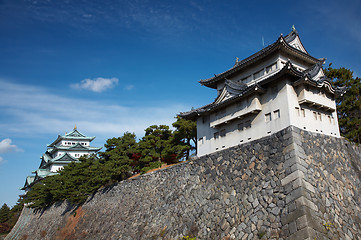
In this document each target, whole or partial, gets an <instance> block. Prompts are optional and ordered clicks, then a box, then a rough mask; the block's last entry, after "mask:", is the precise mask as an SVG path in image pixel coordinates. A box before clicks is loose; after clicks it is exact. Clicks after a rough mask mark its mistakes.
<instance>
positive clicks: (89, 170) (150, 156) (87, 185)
mask: <svg viewBox="0 0 361 240" xmlns="http://www.w3.org/2000/svg"><path fill="white" fill-rule="evenodd" d="M173 126H174V128H175V130H171V129H170V128H169V126H167V125H159V126H158V125H152V126H149V127H148V128H146V129H145V135H144V137H143V138H142V139H140V140H139V141H137V137H136V135H135V134H134V133H129V132H125V133H124V135H123V136H121V137H117V138H110V139H108V140H107V141H106V143H105V144H104V146H105V151H104V152H99V154H98V156H96V155H92V156H82V157H80V158H79V160H80V162H79V163H71V164H69V165H67V166H65V167H64V168H63V169H62V170H60V171H59V174H57V175H52V176H48V177H46V178H44V179H42V180H41V181H40V182H38V183H36V184H35V185H34V186H33V187H32V189H31V190H30V191H29V192H28V193H27V194H26V198H25V200H24V201H25V202H26V203H28V204H29V206H30V207H33V208H44V207H47V206H50V205H51V204H53V203H55V202H57V201H62V200H65V199H67V200H69V201H70V202H71V203H74V204H81V203H83V202H84V201H86V199H87V198H88V197H89V196H90V195H91V194H93V193H94V192H95V191H97V190H98V189H99V188H100V187H102V186H105V185H108V184H112V183H114V182H117V181H121V180H124V179H127V178H128V177H130V176H132V175H134V174H136V173H145V172H147V171H148V170H150V169H153V168H157V167H160V166H161V165H163V164H173V163H177V162H179V161H181V160H182V159H186V158H188V157H189V155H190V152H191V151H192V150H194V149H195V145H192V141H193V144H195V142H196V124H195V123H194V122H192V121H189V120H183V119H181V118H179V117H178V118H177V121H176V122H175V123H174V124H173Z"/></svg>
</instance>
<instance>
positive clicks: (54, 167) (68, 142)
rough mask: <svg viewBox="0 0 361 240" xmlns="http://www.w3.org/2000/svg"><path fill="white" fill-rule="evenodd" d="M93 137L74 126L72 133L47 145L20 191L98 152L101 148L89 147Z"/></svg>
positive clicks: (59, 137)
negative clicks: (37, 166)
mask: <svg viewBox="0 0 361 240" xmlns="http://www.w3.org/2000/svg"><path fill="white" fill-rule="evenodd" d="M94 139H95V137H87V136H85V135H84V134H82V133H80V132H79V131H78V129H77V127H76V126H75V127H74V129H73V131H71V132H70V133H67V134H65V135H63V136H60V135H58V137H57V139H56V140H55V141H54V142H52V143H51V144H48V145H47V150H46V152H45V153H44V154H43V155H42V156H41V157H40V159H41V163H40V166H39V168H38V169H37V170H35V171H33V174H35V176H28V177H27V178H26V181H25V185H24V187H23V188H21V189H22V190H25V191H27V190H29V189H30V188H31V186H32V185H34V184H35V183H36V182H38V181H39V180H41V179H43V178H45V177H46V176H50V175H54V174H57V172H58V170H60V169H62V168H63V167H64V166H65V165H68V164H69V163H71V162H79V160H78V158H79V157H81V156H84V155H91V154H95V153H96V152H98V151H99V150H100V149H101V147H91V146H90V142H91V141H93V140H94Z"/></svg>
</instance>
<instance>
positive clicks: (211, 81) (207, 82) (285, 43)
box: [199, 30, 323, 88]
mask: <svg viewBox="0 0 361 240" xmlns="http://www.w3.org/2000/svg"><path fill="white" fill-rule="evenodd" d="M297 36H298V33H297V31H296V30H294V31H292V32H291V33H290V34H288V35H287V36H285V37H283V36H282V34H281V35H280V37H279V38H278V39H277V41H276V42H274V43H272V44H270V45H268V46H267V47H265V48H264V49H262V50H260V51H258V52H256V53H255V54H253V55H251V56H249V57H247V58H245V59H243V60H242V61H239V62H236V64H235V65H234V66H233V67H232V68H231V69H228V70H227V71H225V72H222V73H220V74H215V76H214V77H211V78H208V79H204V80H200V81H199V82H200V83H201V84H202V85H204V86H207V87H211V88H215V87H216V86H215V84H216V82H218V81H219V80H223V79H224V78H226V77H227V76H229V75H231V74H233V73H235V72H238V71H239V70H240V69H242V68H243V67H245V66H248V65H249V64H251V63H253V62H255V61H257V60H259V59H261V58H263V57H265V56H267V55H268V54H270V53H272V52H275V51H276V50H278V49H280V48H284V49H286V50H288V51H292V52H294V53H295V54H297V55H298V56H300V57H302V58H304V59H309V61H310V62H312V63H317V62H320V61H323V59H321V60H320V59H316V58H314V57H312V56H311V55H309V54H308V53H307V52H306V53H305V52H302V51H301V50H298V49H296V48H294V47H292V46H291V45H289V43H290V42H292V41H293V40H294V39H295V38H296V37H297ZM301 44H302V43H301Z"/></svg>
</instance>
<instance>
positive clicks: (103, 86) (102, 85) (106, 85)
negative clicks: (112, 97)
mask: <svg viewBox="0 0 361 240" xmlns="http://www.w3.org/2000/svg"><path fill="white" fill-rule="evenodd" d="M118 82H119V79H118V78H102V77H98V78H95V79H89V78H87V79H84V80H82V81H81V82H80V83H75V84H71V85H70V87H71V88H74V89H85V90H89V91H93V92H98V93H100V92H103V91H105V90H107V89H110V88H113V87H115V85H117V84H118Z"/></svg>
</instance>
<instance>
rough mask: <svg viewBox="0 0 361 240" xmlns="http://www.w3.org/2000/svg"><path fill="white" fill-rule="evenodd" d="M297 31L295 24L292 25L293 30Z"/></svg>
mask: <svg viewBox="0 0 361 240" xmlns="http://www.w3.org/2000/svg"><path fill="white" fill-rule="evenodd" d="M294 31H296V28H295V25H294V24H293V25H292V32H294Z"/></svg>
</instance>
